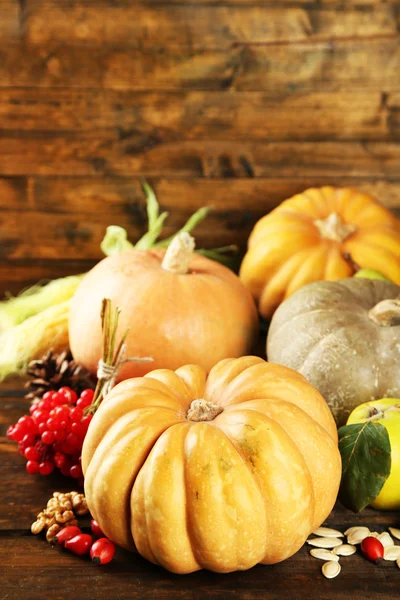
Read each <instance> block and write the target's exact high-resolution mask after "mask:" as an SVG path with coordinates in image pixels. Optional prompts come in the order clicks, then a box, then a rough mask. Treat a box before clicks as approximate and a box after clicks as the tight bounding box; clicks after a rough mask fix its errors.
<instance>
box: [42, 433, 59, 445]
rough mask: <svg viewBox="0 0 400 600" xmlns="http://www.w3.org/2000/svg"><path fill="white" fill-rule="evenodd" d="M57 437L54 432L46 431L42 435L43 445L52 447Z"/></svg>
mask: <svg viewBox="0 0 400 600" xmlns="http://www.w3.org/2000/svg"><path fill="white" fill-rule="evenodd" d="M55 439H56V438H55V435H54V432H53V431H44V432H43V433H42V442H43V444H47V445H50V444H52V443H53V442H54V440H55Z"/></svg>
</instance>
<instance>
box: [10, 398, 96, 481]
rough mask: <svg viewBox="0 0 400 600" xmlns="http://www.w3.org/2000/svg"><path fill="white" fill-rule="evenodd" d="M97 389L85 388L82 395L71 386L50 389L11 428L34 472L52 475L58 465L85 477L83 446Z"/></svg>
mask: <svg viewBox="0 0 400 600" xmlns="http://www.w3.org/2000/svg"><path fill="white" fill-rule="evenodd" d="M93 396H94V392H93V390H90V389H87V390H83V392H82V393H81V395H80V397H79V398H78V397H77V394H76V393H75V392H74V391H73V390H71V388H69V387H62V388H60V389H59V390H58V391H57V392H46V393H45V394H44V395H43V398H42V400H40V401H39V402H37V403H35V404H32V405H31V407H30V409H29V412H30V415H24V416H23V417H21V418H20V419H19V420H18V422H17V423H16V424H15V425H11V426H10V427H9V428H8V430H7V436H8V437H9V438H10V439H11V440H14V441H15V442H18V448H19V451H20V453H21V454H22V455H23V456H24V457H25V458H26V459H27V463H26V470H27V471H28V473H31V474H32V475H33V474H35V473H40V474H41V475H50V473H52V472H53V471H54V469H55V468H57V469H59V470H60V471H61V473H62V474H63V475H66V476H70V477H73V478H74V479H77V480H78V481H79V480H80V481H82V479H83V474H82V468H81V450H82V445H83V440H84V439H85V435H86V432H87V430H88V427H89V424H90V421H91V419H92V415H85V414H84V409H85V408H86V407H87V406H90V404H91V403H92V400H93Z"/></svg>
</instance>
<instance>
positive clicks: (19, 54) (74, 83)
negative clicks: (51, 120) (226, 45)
mask: <svg viewBox="0 0 400 600" xmlns="http://www.w3.org/2000/svg"><path fill="white" fill-rule="evenodd" d="M398 49H399V36H398V35H397V36H396V37H394V38H393V39H392V38H390V39H386V38H382V39H381V38H377V39H370V40H351V39H350V40H341V41H340V40H339V41H337V42H332V41H321V42H309V41H306V42H299V43H294V44H291V45H279V44H275V45H271V46H270V45H262V44H237V45H235V46H233V47H231V48H230V49H229V50H226V51H212V50H209V51H208V50H205V51H188V50H186V49H184V48H182V49H175V50H174V49H170V50H169V49H168V48H160V49H154V50H143V49H134V50H132V49H127V48H126V47H125V46H120V47H115V46H112V47H107V46H101V45H100V46H93V47H91V46H89V47H85V46H77V45H74V46H72V45H68V44H64V43H63V44H54V43H51V44H48V45H46V46H39V47H36V46H33V45H32V44H24V43H10V44H6V45H5V44H4V43H3V44H0V87H10V86H17V87H24V86H25V87H46V88H47V87H71V88H107V89H126V90H174V89H176V88H180V89H193V90H194V89H197V90H231V89H236V90H247V91H268V90H274V91H281V92H288V91H290V92H295V91H297V92H298V93H303V92H306V91H315V92H317V91H346V92H349V91H357V90H358V91H363V92H365V93H367V92H371V91H381V92H391V91H397V92H398V91H399V90H400V81H399V77H398V73H399V69H400V53H399V52H398Z"/></svg>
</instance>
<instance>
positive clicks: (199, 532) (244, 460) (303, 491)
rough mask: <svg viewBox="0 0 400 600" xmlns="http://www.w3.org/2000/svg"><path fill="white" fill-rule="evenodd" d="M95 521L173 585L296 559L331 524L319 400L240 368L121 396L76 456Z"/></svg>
mask: <svg viewBox="0 0 400 600" xmlns="http://www.w3.org/2000/svg"><path fill="white" fill-rule="evenodd" d="M82 467H83V470H84V473H85V494H86V499H87V502H88V506H89V509H90V512H91V514H92V515H93V518H95V519H96V520H97V521H98V522H99V524H100V526H101V529H102V530H103V531H104V533H105V534H106V535H107V536H108V537H110V539H112V540H113V541H114V542H116V543H117V544H119V545H120V546H122V547H124V548H127V549H129V550H134V549H135V548H136V549H137V550H138V551H139V553H140V554H141V555H142V556H144V557H145V558H147V559H148V560H149V561H151V562H153V563H155V564H158V565H162V566H163V567H165V568H166V569H168V570H170V571H173V572H175V573H190V572H192V571H196V570H198V569H201V568H204V569H210V570H212V571H217V572H222V573H226V572H229V571H234V570H243V569H249V568H250V567H252V566H253V565H256V564H257V563H264V564H271V563H277V562H279V561H282V560H284V559H286V558H288V557H289V556H291V555H292V554H294V553H295V552H296V551H297V550H298V549H299V548H300V547H301V546H302V545H303V544H304V541H305V540H306V538H307V536H308V535H309V534H310V532H312V531H313V530H314V529H315V528H316V527H318V526H319V525H320V524H321V523H322V522H323V521H324V520H325V519H326V517H327V516H328V514H329V513H330V511H331V509H332V507H333V505H334V502H335V499H336V495H337V492H338V487H339V482H340V475H341V461H340V454H339V451H338V448H337V431H336V427H335V423H334V420H333V417H332V415H331V413H330V411H329V408H328V406H327V404H326V403H325V401H324V399H323V398H322V396H321V395H320V394H319V392H317V390H315V389H314V388H313V387H312V386H311V385H310V384H309V383H307V381H306V380H305V378H304V377H303V376H302V375H300V374H299V373H297V372H296V371H293V370H291V369H288V368H287V367H282V366H279V365H274V364H271V363H266V362H265V361H263V360H262V359H261V358H256V357H254V356H246V357H242V358H238V359H226V360H223V361H221V362H219V363H218V364H217V365H216V366H215V367H214V368H213V369H212V370H211V372H210V374H209V376H208V378H207V375H206V372H205V370H204V369H202V368H201V367H199V366H195V365H186V366H184V367H181V368H180V369H178V370H177V371H175V372H174V371H169V370H166V369H161V370H156V371H153V372H151V373H149V374H148V375H146V376H145V377H143V378H136V379H129V380H126V381H124V382H122V383H120V384H118V385H117V386H116V387H115V388H114V389H113V390H112V391H111V392H110V394H109V395H108V396H107V397H106V398H105V400H104V401H103V403H102V404H101V405H100V408H99V409H98V411H97V413H96V414H95V415H94V418H93V420H92V422H91V424H90V427H89V431H88V433H87V436H86V438H85V442H84V446H83V451H82Z"/></svg>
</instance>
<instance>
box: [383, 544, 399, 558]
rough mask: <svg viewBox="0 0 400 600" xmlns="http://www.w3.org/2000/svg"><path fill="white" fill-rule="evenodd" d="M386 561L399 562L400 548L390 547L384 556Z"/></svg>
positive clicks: (386, 549)
mask: <svg viewBox="0 0 400 600" xmlns="http://www.w3.org/2000/svg"><path fill="white" fill-rule="evenodd" d="M383 558H384V559H385V560H397V559H399V558H400V546H390V547H389V548H385V553H384V555H383Z"/></svg>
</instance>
